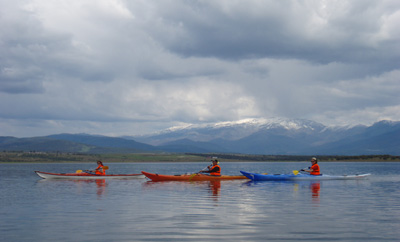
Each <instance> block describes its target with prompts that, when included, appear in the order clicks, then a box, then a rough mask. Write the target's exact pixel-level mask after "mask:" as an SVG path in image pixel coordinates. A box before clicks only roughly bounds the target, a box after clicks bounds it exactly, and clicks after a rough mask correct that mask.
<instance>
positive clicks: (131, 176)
mask: <svg viewBox="0 0 400 242" xmlns="http://www.w3.org/2000/svg"><path fill="white" fill-rule="evenodd" d="M35 173H36V174H37V175H38V176H40V177H41V178H44V179H46V178H47V179H48V178H50V179H104V178H119V179H136V178H144V175H143V174H116V175H112V174H111V175H96V174H91V173H86V172H81V173H50V172H43V171H35Z"/></svg>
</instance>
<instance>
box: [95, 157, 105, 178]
mask: <svg viewBox="0 0 400 242" xmlns="http://www.w3.org/2000/svg"><path fill="white" fill-rule="evenodd" d="M97 165H98V166H97V168H96V170H95V173H96V175H105V174H106V170H105V169H103V167H104V165H103V162H101V161H99V160H98V161H97Z"/></svg>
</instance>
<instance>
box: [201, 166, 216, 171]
mask: <svg viewBox="0 0 400 242" xmlns="http://www.w3.org/2000/svg"><path fill="white" fill-rule="evenodd" d="M208 169H209V170H208V171H202V173H212V172H218V171H219V167H218V166H216V167H214V168H213V169H211V170H210V168H208Z"/></svg>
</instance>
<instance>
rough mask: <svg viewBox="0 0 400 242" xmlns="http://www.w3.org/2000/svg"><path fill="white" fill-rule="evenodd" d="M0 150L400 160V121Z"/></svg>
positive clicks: (231, 129)
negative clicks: (387, 157)
mask: <svg viewBox="0 0 400 242" xmlns="http://www.w3.org/2000/svg"><path fill="white" fill-rule="evenodd" d="M0 149H1V150H4V151H45V152H56V151H57V152H76V153H142V152H177V153H236V154H263V155H384V154H387V155H400V122H398V121H380V122H377V123H374V124H373V125H371V126H365V125H357V126H351V127H350V126H349V127H338V126H337V127H328V126H325V125H323V124H321V123H317V122H314V121H310V120H303V119H245V120H240V121H237V122H222V123H212V124H203V125H189V126H185V127H173V128H170V129H167V130H164V131H161V132H159V133H154V134H149V135H142V136H123V137H107V136H100V135H89V134H56V135H50V136H44V137H31V138H15V137H6V136H3V137H0Z"/></svg>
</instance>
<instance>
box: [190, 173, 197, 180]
mask: <svg viewBox="0 0 400 242" xmlns="http://www.w3.org/2000/svg"><path fill="white" fill-rule="evenodd" d="M197 174H198V173H194V174H192V175H190V177H189V181H191V180H192V179H193V177H195V176H196V175H197Z"/></svg>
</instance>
